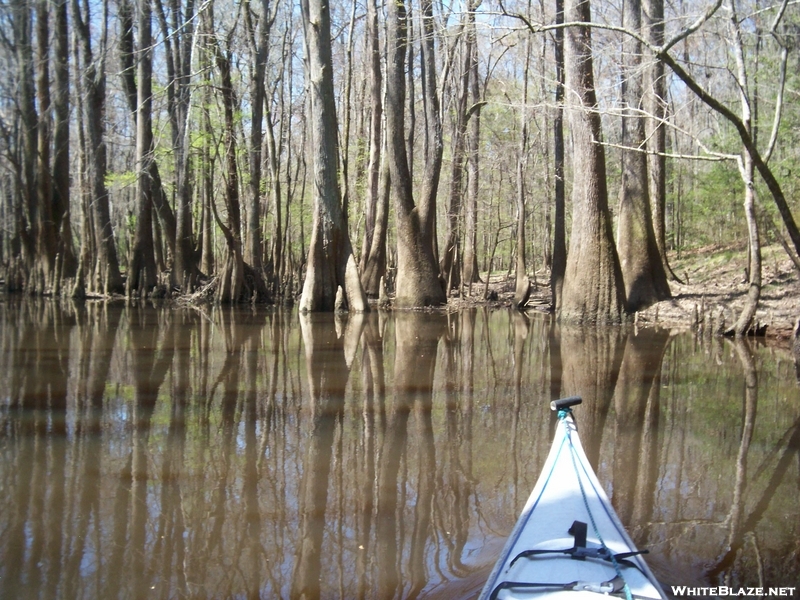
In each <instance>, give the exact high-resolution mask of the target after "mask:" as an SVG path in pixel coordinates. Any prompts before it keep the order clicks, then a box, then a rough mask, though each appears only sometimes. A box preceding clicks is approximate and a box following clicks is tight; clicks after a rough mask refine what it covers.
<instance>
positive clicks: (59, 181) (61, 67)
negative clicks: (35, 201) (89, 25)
mask: <svg viewBox="0 0 800 600" xmlns="http://www.w3.org/2000/svg"><path fill="white" fill-rule="evenodd" d="M55 45H56V49H55V54H54V69H53V71H54V77H55V94H54V96H53V111H54V115H55V122H54V125H53V220H54V228H55V230H56V232H57V235H58V245H57V252H58V254H59V255H60V256H61V265H62V267H61V271H62V273H61V274H57V276H60V275H62V274H63V276H64V277H74V276H75V272H76V270H77V268H78V263H77V259H76V257H75V249H74V248H73V240H72V224H71V222H70V188H69V185H70V134H69V32H68V25H67V0H58V1H57V2H56V3H55Z"/></svg>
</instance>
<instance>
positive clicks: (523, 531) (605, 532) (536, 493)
mask: <svg viewBox="0 0 800 600" xmlns="http://www.w3.org/2000/svg"><path fill="white" fill-rule="evenodd" d="M580 403H581V399H580V398H579V397H571V398H562V399H561V400H556V401H553V402H551V403H550V408H551V409H552V410H554V411H557V413H558V423H557V425H556V432H555V436H554V438H553V445H552V447H551V448H550V454H549V455H548V456H547V460H546V462H545V464H544V467H543V469H542V473H541V474H540V476H539V480H538V481H537V482H536V485H535V486H534V488H533V492H531V495H530V497H529V498H528V501H527V503H526V504H525V508H524V509H523V511H522V514H521V515H520V517H519V520H518V521H517V524H516V526H515V527H514V530H513V531H512V532H511V536H510V537H509V539H508V541H507V542H506V545H505V548H504V549H503V552H502V554H501V556H500V559H499V560H498V561H497V563H496V564H495V566H494V569H493V570H492V573H491V575H490V576H489V579H488V580H487V582H486V585H485V586H484V588H483V591H482V592H481V596H480V600H495V599H498V600H500V599H510V598H520V599H525V598H531V599H532V598H537V599H538V598H556V597H563V598H568V599H572V600H578V598H585V599H587V600H589V599H593V598H597V595H598V594H611V595H614V596H619V597H623V598H626V599H627V600H632V599H634V598H635V599H637V600H657V599H662V598H663V599H665V598H666V595H665V594H664V591H663V590H662V589H661V586H660V585H659V583H658V581H657V580H656V578H655V577H654V576H653V574H652V573H651V572H650V569H649V568H648V566H647V564H646V563H645V561H644V559H643V558H642V554H646V553H647V550H642V551H640V550H638V549H637V548H636V546H635V545H634V543H633V541H631V538H630V537H629V536H628V533H627V532H626V531H625V528H624V527H623V526H622V523H620V520H619V517H618V516H617V514H616V512H614V508H613V507H612V506H611V502H610V501H609V499H608V496H607V495H606V493H605V491H604V490H603V488H602V486H601V485H600V482H599V481H598V479H597V475H595V473H594V470H593V469H592V467H591V465H590V464H589V460H588V459H587V458H586V454H585V453H584V451H583V446H582V445H581V442H580V438H579V437H578V431H577V427H576V425H575V421H574V419H573V417H572V407H573V406H575V405H577V404H580ZM576 594H578V595H576Z"/></svg>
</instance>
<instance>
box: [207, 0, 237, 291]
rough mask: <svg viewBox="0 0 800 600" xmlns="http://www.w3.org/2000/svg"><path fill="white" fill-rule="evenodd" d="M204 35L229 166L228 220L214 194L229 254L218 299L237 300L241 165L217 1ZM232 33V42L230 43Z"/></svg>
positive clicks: (226, 166) (233, 97)
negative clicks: (215, 76)
mask: <svg viewBox="0 0 800 600" xmlns="http://www.w3.org/2000/svg"><path fill="white" fill-rule="evenodd" d="M202 18H203V34H202V35H203V36H204V37H205V38H206V41H207V44H208V51H209V52H210V53H211V56H212V57H213V59H214V63H215V66H216V70H217V72H218V74H219V83H218V84H217V89H218V91H219V94H220V96H221V100H222V109H223V123H224V129H223V136H222V137H223V142H222V143H223V147H224V157H223V162H224V167H223V168H224V170H225V176H224V179H225V193H224V195H223V197H224V201H225V208H226V211H227V224H226V223H223V222H222V219H221V218H220V216H219V213H218V212H217V207H216V203H215V202H214V199H213V198H210V204H211V209H212V212H213V213H214V218H215V220H216V222H217V226H218V227H219V228H220V230H221V231H222V235H223V236H224V237H225V246H226V254H225V260H224V263H223V265H222V267H221V269H220V271H219V273H218V274H217V289H216V291H215V294H214V300H215V301H216V302H217V303H219V304H235V303H237V302H240V301H241V300H242V299H243V298H244V295H245V294H244V291H245V290H244V282H245V278H244V270H245V264H244V257H243V255H242V233H241V232H242V216H241V203H240V200H239V167H238V165H237V161H236V110H237V108H238V105H237V101H236V92H235V89H234V87H233V78H232V75H231V49H230V47H228V48H226V49H225V51H224V52H223V50H222V48H221V47H220V43H219V39H218V35H217V32H216V29H215V24H214V5H213V4H209V5H207V7H206V9H205V10H204V11H202ZM230 41H231V39H230V37H229V38H228V44H230Z"/></svg>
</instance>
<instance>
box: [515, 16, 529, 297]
mask: <svg viewBox="0 0 800 600" xmlns="http://www.w3.org/2000/svg"><path fill="white" fill-rule="evenodd" d="M528 8H530V4H529V5H528ZM530 61H531V36H526V38H525V58H524V67H523V70H522V72H523V74H522V106H521V107H520V136H519V148H518V149H517V196H516V205H517V206H516V208H517V231H516V235H515V239H516V250H515V252H514V254H515V257H516V258H515V263H516V264H515V268H514V271H515V286H514V305H515V306H516V307H517V308H518V309H520V310H522V309H524V308H525V305H526V304H527V303H528V298H530V295H531V282H530V279H528V268H527V265H526V264H525V166H526V165H527V162H528V115H527V112H526V106H527V104H528V72H529V71H530Z"/></svg>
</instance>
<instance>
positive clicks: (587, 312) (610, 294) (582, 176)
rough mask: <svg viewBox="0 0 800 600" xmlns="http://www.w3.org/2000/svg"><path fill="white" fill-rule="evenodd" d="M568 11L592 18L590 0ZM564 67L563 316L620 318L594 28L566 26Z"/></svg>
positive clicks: (574, 2) (571, 3)
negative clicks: (566, 242) (568, 148)
mask: <svg viewBox="0 0 800 600" xmlns="http://www.w3.org/2000/svg"><path fill="white" fill-rule="evenodd" d="M565 12H566V14H565V18H566V21H578V22H590V21H591V10H590V5H589V1H588V0H568V2H567V3H566V11H565ZM565 71H566V87H567V89H569V90H570V93H569V94H568V97H567V107H568V118H569V123H570V129H571V131H572V135H573V148H574V155H573V196H572V204H573V218H572V236H571V240H570V249H569V255H568V257H567V266H566V272H565V276H564V287H563V299H562V303H561V309H560V312H559V319H561V320H562V321H575V322H582V323H608V324H613V323H620V322H621V321H622V320H623V317H624V315H623V311H624V303H625V300H624V297H623V293H624V287H623V282H622V272H621V270H620V266H619V258H618V256H617V251H616V249H615V248H614V240H613V237H612V231H611V215H610V214H609V210H608V189H607V188H606V162H605V151H604V147H603V146H602V144H601V142H602V132H601V125H600V114H599V113H598V112H597V108H598V107H597V98H596V95H595V90H594V75H593V73H592V55H591V33H590V28H589V27H583V26H576V27H571V28H569V30H568V31H567V34H566V52H565Z"/></svg>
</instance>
